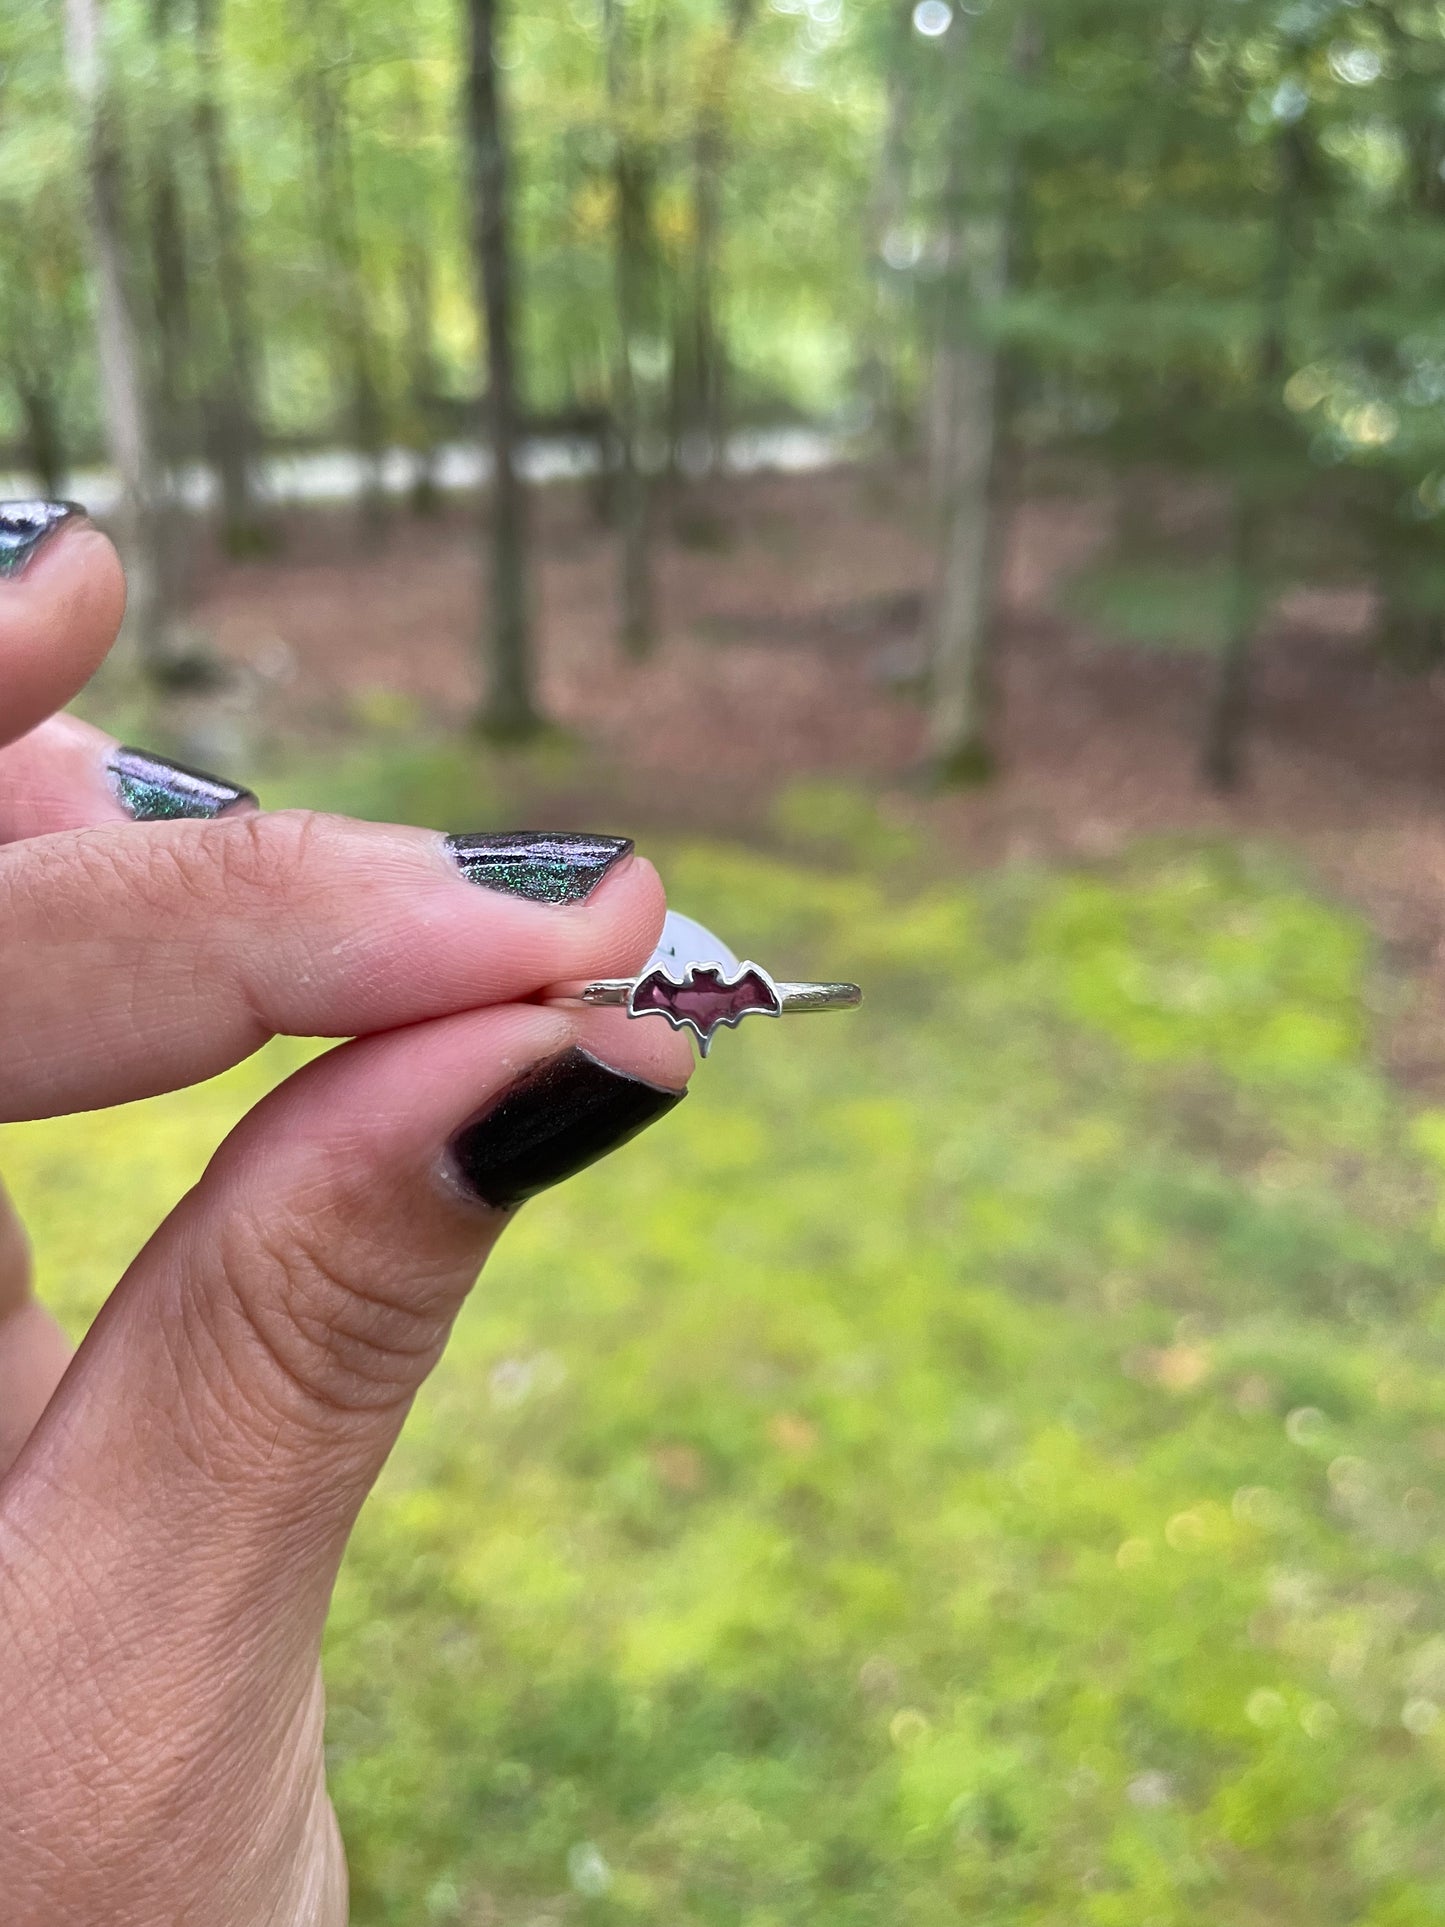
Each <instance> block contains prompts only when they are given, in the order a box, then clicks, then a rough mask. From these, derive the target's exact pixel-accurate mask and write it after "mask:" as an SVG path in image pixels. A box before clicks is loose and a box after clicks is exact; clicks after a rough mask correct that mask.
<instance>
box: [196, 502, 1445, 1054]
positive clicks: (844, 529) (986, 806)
mask: <svg viewBox="0 0 1445 1927" xmlns="http://www.w3.org/2000/svg"><path fill="white" fill-rule="evenodd" d="M540 520H541V541H542V551H543V566H542V570H541V591H540V601H541V624H540V628H541V633H542V635H543V636H544V637H545V639H546V649H545V661H544V679H543V680H544V691H543V693H544V698H545V701H546V703H547V706H548V708H549V711H550V713H551V714H552V715H553V716H554V717H555V718H556V719H557V720H558V721H559V722H560V723H562V724H563V725H564V726H565V727H566V728H567V729H568V730H569V731H571V732H573V733H574V734H575V736H576V737H577V738H578V739H580V741H581V742H582V744H583V745H584V746H585V747H584V749H583V752H582V753H581V755H580V756H579V757H577V758H574V759H571V767H570V768H569V771H568V773H567V775H566V776H565V778H563V779H562V780H561V794H560V795H555V801H556V803H557V805H558V806H559V807H560V806H561V805H562V804H563V803H565V802H568V801H573V800H575V802H576V803H577V805H578V806H579V807H580V806H582V805H583V804H587V805H589V806H590V807H591V808H592V809H593V810H594V811H595V810H596V809H597V808H598V807H599V806H601V807H604V808H605V809H606V811H607V814H608V815H609V818H610V819H613V820H617V821H623V822H628V823H636V824H642V825H645V824H646V823H648V822H650V821H657V820H662V821H665V822H667V823H669V824H672V825H674V826H675V825H677V824H679V823H682V824H687V825H697V826H709V827H713V826H716V827H727V828H732V829H737V830H741V831H743V832H745V833H747V832H753V833H756V832H757V831H758V830H759V829H760V828H761V827H762V826H763V825H764V824H765V823H766V819H767V813H768V807H769V803H770V801H771V798H772V797H773V795H774V794H775V793H776V791H777V790H778V788H779V787H780V786H781V785H783V784H784V783H786V782H789V781H792V780H794V779H797V778H799V777H820V776H821V777H826V776H829V775H838V776H843V775H846V776H850V777H860V778H862V779H863V780H865V781H868V782H870V783H872V784H874V785H875V786H877V787H878V788H879V790H880V791H881V792H883V793H884V794H885V795H886V797H887V798H888V806H889V807H891V808H897V809H900V810H905V811H907V812H909V813H914V812H917V813H921V814H922V815H924V816H925V817H926V818H927V819H929V820H930V821H931V822H932V823H933V824H934V825H935V826H936V827H937V828H938V829H939V830H940V831H941V832H943V833H944V834H945V836H946V838H947V841H948V843H949V845H950V846H951V847H953V848H955V849H957V850H958V852H959V855H960V860H962V861H966V862H971V863H985V862H993V861H998V860H1007V859H1010V858H1012V859H1018V858H1023V857H1031V858H1040V859H1042V858H1058V857H1068V856H1071V855H1073V856H1080V857H1085V858H1098V857H1101V856H1106V855H1108V854H1109V853H1111V852H1113V851H1116V850H1118V849H1121V848H1122V847H1123V846H1124V845H1126V844H1127V843H1128V842H1129V841H1131V840H1132V839H1134V838H1136V837H1139V836H1141V835H1154V834H1160V833H1183V834H1190V833H1204V834H1209V833H1225V834H1230V835H1238V836H1252V837H1259V838H1262V839H1269V840H1272V841H1275V842H1278V843H1283V844H1285V845H1287V846H1291V847H1294V848H1296V849H1297V850H1299V851H1300V852H1301V853H1302V854H1303V855H1304V856H1305V857H1306V858H1307V860H1308V861H1309V862H1310V864H1311V865H1313V866H1314V867H1315V868H1316V869H1317V870H1318V871H1319V872H1320V873H1321V874H1322V876H1323V877H1324V878H1325V879H1327V880H1328V881H1329V882H1331V883H1332V884H1334V885H1335V886H1336V887H1338V888H1340V889H1342V890H1343V891H1344V892H1345V893H1346V894H1348V895H1349V896H1350V897H1351V898H1353V899H1354V900H1356V901H1358V902H1360V903H1361V904H1362V905H1363V907H1364V908H1365V909H1366V910H1367V911H1368V913H1369V914H1370V916H1371V917H1372V919H1373V920H1374V922H1375V924H1376V925H1377V927H1378V928H1379V930H1380V932H1381V935H1382V937H1383V938H1384V940H1385V942H1386V944H1387V946H1388V949H1389V951H1390V953H1391V954H1392V956H1393V957H1394V958H1395V959H1396V960H1398V961H1399V962H1400V963H1401V964H1402V965H1405V966H1407V967H1408V968H1409V969H1410V970H1411V971H1412V972H1414V973H1417V975H1418V982H1419V986H1420V994H1419V996H1418V998H1417V999H1416V1001H1415V1013H1416V1014H1415V1016H1414V1018H1413V1019H1411V1020H1410V1021H1407V1022H1404V1023H1403V1024H1399V1025H1396V1026H1395V1031H1394V1042H1393V1044H1392V1056H1394V1058H1395V1059H1396V1063H1397V1068H1398V1069H1399V1070H1400V1071H1401V1072H1402V1074H1404V1075H1407V1076H1409V1077H1410V1078H1412V1079H1413V1080H1415V1081H1417V1082H1423V1083H1426V1084H1428V1085H1429V1086H1431V1087H1432V1088H1435V1087H1437V1086H1438V1087H1439V1088H1440V1089H1442V1090H1445V678H1441V677H1435V678H1433V679H1430V680H1425V681H1416V680H1404V679H1401V678H1399V677H1396V676H1393V675H1391V674H1389V673H1387V672H1385V671H1382V670H1380V669H1379V668H1377V667H1376V666H1375V665H1374V664H1373V663H1372V661H1371V660H1370V658H1369V656H1368V654H1367V653H1366V651H1365V650H1364V648H1363V647H1362V638H1363V635H1364V631H1365V627H1366V623H1367V618H1368V613H1369V612H1368V605H1367V600H1366V598H1365V597H1364V596H1363V595H1359V594H1349V593H1345V592H1332V593H1313V594H1299V595H1297V596H1295V597H1294V598H1292V599H1291V601H1290V602H1289V603H1288V604H1287V605H1286V606H1285V607H1284V608H1282V609H1281V611H1280V615H1279V619H1278V621H1277V622H1276V624H1275V626H1274V628H1273V630H1272V632H1271V634H1270V636H1269V638H1268V641H1267V645H1266V647H1265V648H1264V650H1263V651H1262V656H1261V661H1260V665H1259V672H1258V677H1257V685H1256V693H1255V716H1254V724H1253V731H1252V739H1251V752H1250V767H1249V780H1248V783H1247V786H1246V787H1245V788H1244V789H1243V790H1242V791H1241V793H1240V794H1239V795H1238V796H1237V797H1232V798H1230V799H1227V800H1220V799H1218V798H1214V797H1210V796H1208V795H1207V794H1205V793H1204V792H1202V791H1201V789H1200V787H1199V785H1198V783H1197V780H1196V775H1195V768H1196V758H1197V737H1198V730H1199V722H1200V715H1201V707H1202V700H1203V692H1204V687H1205V668H1204V665H1203V664H1202V663H1200V662H1199V661H1198V660H1197V659H1191V658H1188V657H1181V656H1177V655H1171V654H1166V653H1162V652H1157V651H1152V650H1147V649H1142V648H1137V647H1126V646H1121V645H1119V644H1117V643H1114V642H1111V640H1110V639H1109V638H1108V637H1107V636H1104V635H1100V634H1097V633H1094V632H1091V631H1090V630H1089V629H1088V628H1087V627H1086V626H1084V625H1083V624H1081V623H1080V622H1078V621H1077V620H1074V619H1071V618H1066V617H1065V616H1063V615H1061V614H1060V613H1059V606H1058V597H1057V592H1058V589H1059V587H1060V585H1061V583H1062V582H1063V581H1064V580H1065V579H1066V578H1067V577H1068V575H1069V574H1070V573H1072V572H1073V571H1075V570H1076V569H1078V568H1079V567H1080V566H1081V565H1082V564H1083V563H1085V562H1086V561H1087V560H1088V559H1089V558H1090V557H1091V556H1092V555H1093V554H1095V553H1097V552H1098V550H1099V549H1100V547H1101V546H1102V545H1103V543H1104V542H1105V540H1106V538H1107V531H1108V519H1107V508H1106V505H1104V504H1103V503H1101V502H1090V501H1088V500H1083V501H1081V500H1078V499H1073V498H1070V499H1058V500H1041V501H1036V502H1033V503H1031V504H1030V505H1029V506H1028V507H1027V508H1026V509H1024V510H1023V511H1022V512H1021V514H1020V515H1019V516H1018V518H1017V520H1016V523H1015V526H1014V527H1013V529H1012V531H1011V537H1010V544H1009V553H1008V559H1007V567H1006V572H1005V575H1006V586H1005V595H1004V646H1003V652H1002V691H1003V727H1002V734H1001V749H1002V755H1003V763H1004V771H1003V775H1002V776H1001V778H1000V780H999V781H998V782H996V783H995V784H993V785H992V786H990V787H989V788H987V789H985V790H982V791H978V792H973V793H970V794H966V795H961V796H952V797H944V798H939V799H932V800H929V799H925V798H923V797H921V796H920V795H919V794H918V793H917V791H916V788H915V787H914V786H913V784H912V782H911V780H910V779H911V774H912V771H913V770H914V768H915V767H916V764H917V760H918V756H919V749H920V740H921V732H920V724H919V715H918V711H917V707H916V704H915V703H914V702H913V700H912V699H911V697H910V696H909V695H908V693H907V690H906V687H905V686H904V684H905V683H906V680H907V678H908V676H909V675H910V673H911V672H912V671H913V670H914V669H916V666H917V663H918V660H919V654H920V642H919V634H918V631H919V612H920V608H921V596H922V593H923V592H924V591H925V590H926V588H927V585H928V581H929V575H930V557H929V544H928V541H927V532H928V519H927V515H926V512H925V511H924V509H923V508H922V506H921V504H920V502H919V500H918V499H917V496H916V492H915V491H914V490H913V488H912V487H911V486H910V485H907V484H892V485H885V484H883V483H881V482H880V481H879V479H878V478H877V477H876V476H873V475H870V474H868V473H866V472H864V471H859V470H836V471H833V472H831V473H827V474H823V475H818V476H810V477H778V476H768V477H755V478H752V479H750V480H748V481H745V482H739V483H736V484H734V485H732V486H731V487H730V489H729V490H728V492H727V494H726V495H725V496H724V497H723V498H721V503H720V513H719V514H718V515H717V523H718V526H717V527H716V529H715V530H714V531H713V539H712V540H711V541H710V542H709V543H708V544H707V545H706V546H690V547H689V546H683V545H680V544H677V543H673V544H671V545H670V546H669V547H668V548H667V550H666V552H665V555H664V558H663V562H662V569H661V596H660V602H661V608H662V611H663V628H664V636H663V641H662V644H661V647H660V649H659V651H658V655H657V658H656V660H655V661H654V662H651V663H648V664H644V665H638V664H632V663H627V662H624V661H623V660H621V659H620V657H619V655H618V652H617V650H616V647H615V645H614V643H613V640H612V634H611V623H612V611H613V607H614V595H613V574H614V566H615V565H614V555H613V545H612V543H611V540H610V539H609V538H608V537H607V536H606V535H605V534H604V533H602V532H600V531H599V530H598V528H597V527H596V525H595V523H594V522H593V521H592V519H591V516H590V513H589V509H588V504H587V501H586V498H585V495H584V494H583V493H582V492H580V491H572V490H562V489H557V490H552V491H549V492H548V493H547V494H546V496H545V497H544V498H543V502H542V508H541V517H540ZM475 569H476V565H475V561H474V537H473V528H472V523H471V518H470V515H469V513H468V512H467V511H465V510H463V509H461V508H459V507H454V508H452V509H451V510H450V512H449V514H448V516H447V517H446V519H444V520H443V521H441V522H440V523H438V524H436V525H431V526H424V527H418V526H416V525H413V524H399V525H398V527H397V531H396V533H395V534H394V535H393V537H392V539H391V540H390V542H389V543H388V544H386V545H385V546H384V547H382V548H380V549H379V550H375V549H374V550H372V551H371V552H369V553H365V552H359V551H358V549H357V547H356V542H355V533H354V526H353V525H352V523H351V522H350V520H349V519H348V518H346V517H340V516H330V517H327V516H321V515H315V516H312V517H310V518H307V519H305V520H303V521H302V522H301V523H300V524H299V525H298V527H297V529H296V531H295V536H294V540H293V543H292V546H291V548H290V549H289V551H288V554H287V556H286V558H285V559H284V560H282V561H279V562H274V563H269V564H266V565H263V566H257V565H249V566H235V567H218V568H216V569H215V571H214V573H213V574H212V575H211V576H210V578H209V579H208V580H207V581H206V582H205V583H204V584H203V585H202V596H201V601H200V606H199V609H198V612H197V613H198V619H199V620H200V621H201V622H202V623H203V624H204V625H205V627H206V628H207V629H208V630H210V632H211V633H212V634H213V635H214V636H215V637H216V639H217V640H218V642H219V643H220V645H221V647H222V648H223V649H224V650H225V651H226V652H227V654H229V655H230V656H232V657H233V658H235V659H237V660H238V661H242V662H245V663H247V664H249V665H250V666H251V667H252V669H253V670H254V671H255V672H256V686H257V687H259V688H260V690H261V691H262V692H263V693H262V712H263V715H264V716H265V718H266V720H267V724H268V727H270V728H271V729H272V730H273V731H274V732H275V733H277V734H278V735H284V736H288V737H289V736H293V735H296V734H298V733H299V734H302V735H303V736H305V737H306V738H308V739H311V740H315V741H318V742H319V743H326V742H329V741H331V740H334V739H340V738H343V737H352V736H354V735H355V732H356V730H357V727H358V725H361V726H363V727H365V726H366V725H367V724H368V723H370V724H372V725H378V724H386V725H388V726H392V727H397V726H401V727H406V726H408V725H409V724H412V723H414V724H415V725H416V726H418V727H421V728H428V729H432V728H441V729H452V728H455V727H456V725H457V723H458V720H459V719H461V718H463V717H465V715H466V714H467V713H468V711H469V710H470V709H471V707H472V706H473V705H474V703H475V701H476V699H477V694H478V682H477V676H476V670H475V658H474V653H473V649H472V637H473V632H474V626H475V622H476V614H475V611H476V607H477V581H476V573H475ZM534 796H535V792H534V793H532V794H530V795H529V796H528V797H527V802H528V804H532V803H533V802H534ZM1437 1038H1438V1039H1440V1040H1442V1041H1441V1042H1436V1039H1437Z"/></svg>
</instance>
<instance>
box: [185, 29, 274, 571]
mask: <svg viewBox="0 0 1445 1927" xmlns="http://www.w3.org/2000/svg"><path fill="white" fill-rule="evenodd" d="M222 4H223V0H195V30H196V31H195V47H196V70H197V71H196V82H195V108H194V115H195V141H196V147H197V149H198V151H199V154H200V161H201V179H202V182H203V183H204V188H205V202H206V214H207V223H208V231H209V239H210V245H211V253H212V261H213V264H214V284H215V288H216V293H217V296H218V302H217V306H218V308H219V314H218V316H217V318H216V324H215V326H214V327H213V329H212V331H211V341H212V343H213V344H214V346H213V348H212V353H211V359H210V362H209V365H208V368H207V371H206V385H205V400H204V406H205V424H206V447H207V451H208V453H209V455H210V458H211V463H212V466H213V467H214V469H215V471H216V477H217V480H218V481H219V483H220V495H221V532H222V540H223V542H224V544H225V546H226V548H227V549H228V550H229V551H230V552H231V554H233V555H248V554H253V553H255V552H256V551H257V550H260V549H265V548H268V547H269V546H270V545H271V543H272V541H273V539H274V537H273V535H272V531H271V529H270V526H269V525H268V523H267V520H266V517H265V514H264V512H263V509H262V506H261V503H260V501H259V500H258V496H257V487H256V478H255V460H256V455H257V451H258V448H259V444H260V426H259V414H260V411H259V405H258V400H257V389H258V380H259V372H258V371H259V361H260V356H259V351H258V347H257V342H256V326H255V303H254V297H253V292H252V286H251V270H250V262H249V259H248V255H247V247H246V240H245V235H244V233H243V230H242V222H241V209H240V194H239V191H238V187H237V181H236V170H235V163H234V160H233V158H232V152H231V138H230V130H229V124H228V118H227V113H226V106H225V95H224V71H223V65H222V57H221V25H222V20H221V7H222Z"/></svg>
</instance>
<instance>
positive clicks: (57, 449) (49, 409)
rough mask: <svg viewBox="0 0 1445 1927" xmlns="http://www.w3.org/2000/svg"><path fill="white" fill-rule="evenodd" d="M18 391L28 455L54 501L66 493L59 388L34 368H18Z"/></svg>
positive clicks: (42, 486)
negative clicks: (56, 390)
mask: <svg viewBox="0 0 1445 1927" xmlns="http://www.w3.org/2000/svg"><path fill="white" fill-rule="evenodd" d="M14 381H15V393H16V396H17V398H18V400H19V402H20V410H21V414H22V415H23V416H24V420H25V454H26V458H27V460H28V462H29V465H30V468H31V471H32V472H33V474H34V476H35V479H36V481H37V483H38V484H39V487H40V493H41V495H42V496H43V497H44V498H45V499H46V500H47V501H50V502H54V501H58V500H59V498H60V497H61V496H62V495H63V494H64V493H65V476H66V461H65V448H64V444H63V442H62V439H61V430H60V408H59V404H58V403H57V401H56V397H55V390H54V389H53V388H51V387H48V386H47V385H46V383H45V382H44V380H43V379H42V378H41V377H40V376H39V375H38V374H37V373H32V372H30V371H21V370H18V369H17V370H16V371H15V375H14Z"/></svg>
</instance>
